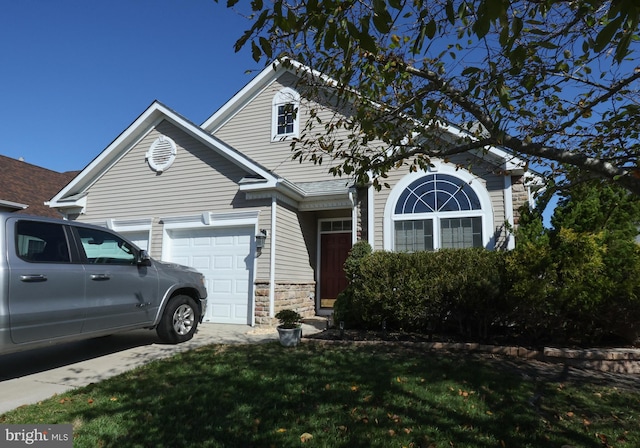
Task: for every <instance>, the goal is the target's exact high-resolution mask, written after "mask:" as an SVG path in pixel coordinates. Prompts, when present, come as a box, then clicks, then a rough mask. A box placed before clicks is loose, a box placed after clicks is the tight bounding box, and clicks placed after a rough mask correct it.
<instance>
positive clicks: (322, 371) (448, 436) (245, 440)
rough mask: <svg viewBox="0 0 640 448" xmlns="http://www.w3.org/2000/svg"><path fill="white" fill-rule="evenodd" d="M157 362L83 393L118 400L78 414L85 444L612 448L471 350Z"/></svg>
mask: <svg viewBox="0 0 640 448" xmlns="http://www.w3.org/2000/svg"><path fill="white" fill-rule="evenodd" d="M151 367H152V368H150V369H149V368H147V369H142V370H137V371H134V372H130V373H128V374H127V376H126V377H125V378H124V379H123V378H122V377H121V378H119V379H112V380H107V381H104V382H101V383H99V384H95V385H92V386H89V387H88V388H86V389H85V390H84V391H82V392H83V393H84V394H85V395H86V396H89V397H91V396H92V394H93V395H96V396H103V397H113V398H112V399H108V400H107V399H105V400H102V401H99V402H98V401H96V402H93V403H92V404H90V405H87V407H86V409H84V410H82V411H78V413H77V415H74V416H72V417H71V419H72V420H75V422H76V424H77V426H78V427H77V428H76V440H75V441H74V446H76V447H83V446H86V447H94V446H106V447H113V446H145V447H147V446H148V447H159V446H171V447H191V446H201V447H204V446H212V447H213V446H225V447H270V446H276V447H294V446H295V447H299V446H301V436H303V434H304V433H309V434H311V435H312V436H313V439H311V440H310V441H309V442H308V444H307V445H306V446H313V447H316V446H326V447H374V446H375V447H387V446H413V447H440V446H449V442H452V443H453V446H456V447H461V446H467V447H487V448H488V447H496V446H501V444H504V446H506V447H515V446H517V447H526V446H562V445H563V444H568V445H575V446H581V447H588V446H594V447H596V446H602V444H601V443H596V442H597V440H596V438H594V437H593V432H592V431H590V430H589V431H585V430H580V426H579V425H578V426H575V427H574V426H571V427H567V426H563V424H562V422H560V423H556V422H557V420H558V419H557V415H554V411H553V409H555V406H557V403H549V402H547V397H548V396H549V395H552V394H553V393H554V390H553V388H554V387H555V386H554V385H553V384H552V383H546V382H536V381H532V380H531V379H530V378H526V377H522V376H519V375H514V374H513V372H508V373H505V372H504V371H502V369H501V368H500V367H499V364H497V363H494V362H487V361H482V360H478V359H470V358H465V357H463V356H454V355H446V356H442V355H438V354H429V353H423V352H420V353H418V352H414V353H407V352H396V351H394V349H393V348H391V347H340V348H335V347H326V346H323V345H320V344H308V345H307V344H304V345H302V346H299V347H297V348H295V349H283V348H282V347H280V346H279V345H278V344H276V343H272V344H264V345H242V346H211V347H208V348H204V349H198V350H196V351H193V352H190V353H185V354H180V355H178V356H176V357H175V358H172V359H171V360H168V361H164V362H163V363H160V364H156V365H152V366H151ZM580 405H583V406H585V407H587V406H588V405H589V404H588V403H582V404H581V403H578V406H580ZM612 405H618V406H621V404H620V403H617V402H615V403H612ZM104 421H111V422H117V425H118V426H117V427H116V428H114V429H110V428H106V427H101V423H100V422H104ZM78 422H80V423H78Z"/></svg>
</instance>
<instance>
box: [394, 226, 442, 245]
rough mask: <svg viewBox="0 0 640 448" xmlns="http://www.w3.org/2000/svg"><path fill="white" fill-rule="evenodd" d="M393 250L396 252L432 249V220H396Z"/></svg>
mask: <svg viewBox="0 0 640 448" xmlns="http://www.w3.org/2000/svg"><path fill="white" fill-rule="evenodd" d="M395 250H396V251H398V252H417V251H423V250H433V221H431V220H423V221H396V223H395Z"/></svg>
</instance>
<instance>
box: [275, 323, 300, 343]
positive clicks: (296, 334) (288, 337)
mask: <svg viewBox="0 0 640 448" xmlns="http://www.w3.org/2000/svg"><path fill="white" fill-rule="evenodd" d="M276 328H277V329H278V336H280V344H281V345H282V346H284V347H295V346H296V345H298V342H300V338H301V337H302V328H301V327H297V328H282V327H276Z"/></svg>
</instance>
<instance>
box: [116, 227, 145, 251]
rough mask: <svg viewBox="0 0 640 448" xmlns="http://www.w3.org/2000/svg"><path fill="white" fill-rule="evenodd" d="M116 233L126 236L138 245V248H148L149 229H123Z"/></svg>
mask: <svg viewBox="0 0 640 448" xmlns="http://www.w3.org/2000/svg"><path fill="white" fill-rule="evenodd" d="M118 233H119V234H120V235H122V236H124V237H125V238H127V239H128V240H129V241H131V242H132V243H133V244H135V245H136V246H138V247H139V248H140V249H142V250H149V231H148V230H141V231H133V232H131V231H127V230H123V231H118Z"/></svg>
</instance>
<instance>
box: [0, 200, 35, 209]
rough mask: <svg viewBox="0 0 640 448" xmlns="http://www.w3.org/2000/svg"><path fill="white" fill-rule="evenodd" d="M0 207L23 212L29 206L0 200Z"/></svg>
mask: <svg viewBox="0 0 640 448" xmlns="http://www.w3.org/2000/svg"><path fill="white" fill-rule="evenodd" d="M0 207H7V208H13V209H16V210H24V209H25V208H27V207H29V206H28V205H27V204H20V203H19V202H12V201H3V200H1V199H0Z"/></svg>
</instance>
